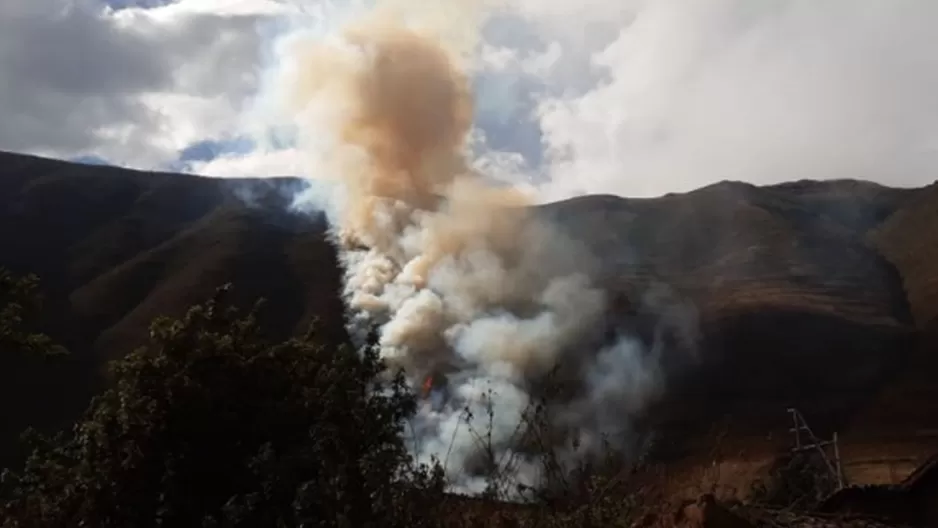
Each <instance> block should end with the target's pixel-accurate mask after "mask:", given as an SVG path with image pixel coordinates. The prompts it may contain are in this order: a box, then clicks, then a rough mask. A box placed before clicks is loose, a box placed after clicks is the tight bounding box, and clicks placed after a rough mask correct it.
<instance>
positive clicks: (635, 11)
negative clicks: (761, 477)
mask: <svg viewBox="0 0 938 528" xmlns="http://www.w3.org/2000/svg"><path fill="white" fill-rule="evenodd" d="M499 2H500V3H501V5H502V7H503V8H502V9H500V11H499V12H498V13H496V14H495V16H493V17H492V18H491V19H490V20H489V22H488V23H487V25H486V28H485V30H484V32H483V37H484V46H483V49H482V54H481V55H480V64H479V65H480V66H481V69H479V70H478V72H477V76H476V79H475V87H476V89H477V91H476V97H477V103H478V108H477V116H478V121H477V125H478V127H479V129H480V130H479V136H480V137H484V138H485V141H484V143H479V144H480V145H484V146H485V147H486V148H487V149H489V152H483V153H482V155H481V159H480V161H479V164H478V166H480V167H486V168H488V169H490V170H492V171H495V172H496V173H497V175H496V176H497V177H498V178H499V179H504V178H515V179H516V180H517V181H519V182H524V183H525V184H529V183H530V182H540V184H541V189H542V192H543V193H544V196H546V197H552V198H557V197H562V196H569V195H572V194H580V193H583V192H608V193H615V194H622V195H633V196H649V195H659V194H662V193H666V192H672V191H685V190H690V189H693V188H696V187H699V186H701V185H706V184H709V183H712V182H715V181H719V180H723V179H737V180H744V181H751V182H755V183H771V182H777V181H781V180H788V179H794V178H840V177H852V178H866V179H872V180H876V181H880V182H883V183H887V184H893V185H918V184H923V183H929V182H931V181H933V180H934V179H935V178H936V176H935V173H936V168H938V99H936V98H935V97H934V96H933V94H934V93H938V47H935V46H933V45H932V41H933V35H934V34H935V33H936V32H938V3H936V2H933V1H932V0H903V1H901V2H900V1H896V0H764V1H752V0H499ZM121 3H122V4H123V5H128V4H131V5H137V7H129V8H124V9H106V8H104V7H102V5H103V4H102V3H101V0H5V1H3V2H0V149H6V150H17V151H25V152H33V153H39V154H50V155H55V156H61V157H73V156H78V155H97V156H101V157H104V158H106V159H108V160H110V161H111V162H115V163H120V164H124V165H130V166H135V167H141V168H155V167H163V166H166V165H167V164H171V163H173V162H175V161H176V160H177V158H178V156H179V153H180V151H181V150H182V149H184V148H185V147H186V146H188V145H191V144H193V143H197V142H200V141H204V140H210V139H223V138H228V137H232V136H236V135H254V136H255V137H259V138H262V137H263V136H264V135H265V134H267V133H268V132H269V131H267V130H265V129H264V127H265V126H269V125H272V124H276V119H271V116H270V115H266V114H270V113H271V112H270V108H269V107H268V106H264V105H265V104H268V103H269V101H265V100H264V98H263V97H262V98H261V100H260V101H259V102H260V104H259V105H258V104H254V103H257V102H258V101H255V100H254V99H253V96H254V95H255V94H256V93H257V91H258V90H260V91H261V92H262V94H261V95H262V96H263V95H265V94H266V95H270V93H272V90H274V91H275V88H276V87H271V86H267V85H265V82H267V80H268V79H269V78H270V77H269V76H267V74H268V73H269V69H270V68H269V67H270V66H272V65H273V66H275V64H272V63H271V62H272V61H275V60H276V55H275V50H274V48H273V47H272V46H273V44H274V42H275V39H274V38H273V37H274V36H275V35H276V34H283V33H284V32H285V31H286V32H289V31H295V30H299V31H302V32H303V33H304V34H307V35H308V34H311V33H312V34H315V33H316V32H321V31H322V29H323V27H329V26H334V25H336V24H338V23H339V20H340V17H342V16H348V13H349V12H350V11H349V8H348V7H349V6H350V5H357V4H360V3H361V2H356V1H355V0H345V1H344V2H339V1H327V0H295V1H287V0H177V1H175V2H165V1H150V0H146V1H142V0H135V1H125V0H122V2H121ZM330 9H331V11H330ZM317 10H318V11H317ZM317 17H318V18H317ZM323 17H325V20H324V19H323ZM317 24H319V26H318V27H317ZM261 143H263V142H261ZM286 146H287V147H290V148H291V149H293V146H292V145H290V144H289V142H287V145H286ZM305 161H308V157H307V156H305V155H304V154H302V153H300V152H298V151H296V150H295V149H293V150H285V151H282V152H278V151H276V150H275V149H274V148H273V147H272V146H271V145H266V144H262V145H261V148H260V150H258V151H257V152H254V153H249V154H233V153H229V154H223V155H222V156H221V157H219V158H217V159H215V160H209V161H199V162H192V163H190V164H189V166H188V168H189V170H192V171H195V172H202V173H206V174H211V175H218V176H264V175H283V174H296V173H303V172H307V171H309V170H311V169H307V171H304V170H302V169H303V167H304V162H305Z"/></svg>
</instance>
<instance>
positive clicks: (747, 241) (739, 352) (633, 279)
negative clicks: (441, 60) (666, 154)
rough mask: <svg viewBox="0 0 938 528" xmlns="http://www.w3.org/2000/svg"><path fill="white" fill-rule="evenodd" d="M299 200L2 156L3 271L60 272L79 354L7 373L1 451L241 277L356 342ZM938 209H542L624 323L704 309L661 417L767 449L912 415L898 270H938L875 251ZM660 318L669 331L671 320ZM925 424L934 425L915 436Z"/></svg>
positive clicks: (274, 192) (54, 307) (723, 200)
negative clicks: (644, 303) (296, 205)
mask: <svg viewBox="0 0 938 528" xmlns="http://www.w3.org/2000/svg"><path fill="white" fill-rule="evenodd" d="M295 185H297V183H296V182H295V181H292V180H278V181H276V182H259V181H239V182H225V181H220V180H212V179H203V178H196V177H189V176H180V175H171V174H154V173H141V172H133V171H125V170H120V169H113V168H106V167H89V166H80V165H74V164H68V163H63V162H57V161H51V160H45V159H40V158H34V157H28V156H16V155H6V154H0V247H2V248H3V251H2V253H0V265H7V266H11V267H13V268H14V269H18V270H22V271H35V272H37V273H39V274H40V275H42V278H43V280H44V283H45V285H46V287H47V293H48V297H49V299H50V312H51V320H50V322H49V324H50V328H51V329H52V330H53V332H54V333H55V334H56V335H57V336H58V337H60V338H61V339H63V340H65V341H66V343H67V344H68V345H69V346H70V347H71V348H73V350H75V352H76V354H75V356H76V357H75V359H73V360H72V361H71V362H69V363H68V364H67V365H64V366H62V367H54V368H53V367H48V366H42V365H24V364H22V362H19V363H18V364H15V365H14V364H12V363H11V364H10V365H8V366H9V367H10V368H3V369H2V370H0V378H2V379H0V387H2V388H0V397H3V401H5V402H9V401H17V402H26V404H18V405H16V406H9V405H6V406H4V408H3V409H2V412H3V413H4V414H5V415H7V416H8V417H9V419H7V420H3V430H2V431H0V444H2V443H4V442H5V443H7V444H9V440H10V439H11V438H12V436H11V435H12V434H13V433H14V432H15V431H18V430H19V429H21V428H22V427H23V426H24V425H25V424H27V423H30V422H38V423H40V424H45V425H49V424H53V423H61V421H62V420H63V419H65V418H66V417H68V416H72V415H73V414H74V413H75V412H76V411H77V410H78V409H80V408H81V407H83V406H84V404H85V402H86V400H85V398H86V396H87V393H88V390H89V388H88V386H89V380H91V379H92V372H93V369H94V368H95V367H96V366H98V365H100V362H101V361H102V360H103V359H104V358H106V357H112V356H114V355H117V354H120V353H123V352H124V351H126V350H128V349H129V348H130V347H132V346H134V345H135V344H137V342H138V340H139V339H140V338H141V336H142V335H143V330H144V329H145V328H146V325H147V323H148V322H149V320H151V319H152V318H153V317H155V316H157V315H161V314H170V315H178V314H180V313H181V312H182V310H184V309H185V307H187V306H189V305H190V304H191V303H192V302H194V301H196V300H199V299H202V298H204V297H205V296H207V295H208V294H209V293H210V292H211V291H212V290H213V289H214V288H215V287H216V286H218V285H220V284H222V283H224V282H228V281H233V282H235V283H237V285H238V286H239V292H240V294H241V296H242V298H243V299H250V298H254V297H256V296H259V295H263V296H267V297H268V298H270V299H271V300H272V301H274V302H272V303H271V304H270V309H271V312H270V313H269V317H268V320H267V322H268V326H269V328H270V329H271V330H272V331H274V332H277V333H286V332H290V331H294V330H296V329H298V328H301V327H302V326H304V325H305V323H306V322H307V321H309V320H310V319H311V318H312V317H313V316H316V315H319V316H322V317H324V319H325V322H326V323H327V326H328V328H329V329H331V330H332V331H335V332H340V331H341V328H342V325H341V312H342V307H341V304H340V303H339V301H338V299H337V296H336V290H337V288H338V284H339V278H340V276H339V270H338V269H337V266H336V261H335V255H334V253H333V251H332V249H331V247H330V246H329V245H328V244H327V243H325V241H324V240H323V236H322V225H321V224H316V223H315V222H313V221H312V220H310V219H308V218H302V217H297V216H293V215H290V214H287V213H284V212H283V211H284V207H283V206H284V204H285V200H284V198H283V195H284V194H289V193H287V192H282V191H283V189H285V188H289V187H291V186H295ZM238 186H249V188H251V189H253V190H254V191H256V193H255V194H256V195H257V198H258V205H257V206H255V207H247V206H245V204H244V203H243V202H242V201H241V200H239V199H238V198H237V196H236V194H237V193H236V188H237V187H238ZM928 192H930V191H928ZM936 200H938V197H931V198H929V197H928V195H927V194H926V192H923V191H903V190H895V189H888V188H884V187H880V186H877V185H873V184H868V183H860V182H849V181H842V182H825V183H816V182H794V183H790V184H784V185H779V186H772V187H753V186H751V185H746V184H741V183H721V184H717V185H713V186H710V187H706V188H703V189H700V190H698V191H695V192H692V193H688V194H681V195H669V196H666V197H662V198H658V199H649V200H625V199H621V198H616V197H610V196H591V197H584V198H577V199H573V200H569V201H565V202H561V203H556V204H551V205H547V206H543V207H542V208H540V210H539V212H540V213H541V214H544V215H545V216H547V217H549V218H553V219H555V220H556V221H557V222H558V225H560V226H561V227H562V228H563V229H565V230H567V231H568V232H569V233H570V234H571V236H572V237H574V238H576V239H578V240H581V241H583V242H584V243H585V244H586V245H587V246H588V247H589V248H591V251H592V252H593V253H595V255H596V256H597V257H598V260H599V262H600V269H599V270H598V273H599V275H600V276H601V280H602V282H603V284H604V285H605V286H607V287H608V288H609V289H610V290H612V291H613V292H615V294H616V296H618V297H621V298H624V299H626V300H624V301H622V300H621V299H619V300H617V302H616V306H618V307H620V308H621V310H619V311H616V312H615V313H612V314H610V316H611V317H612V318H613V319H618V320H617V322H618V323H621V324H630V323H632V322H633V321H632V320H634V319H635V318H634V317H631V316H630V317H626V315H625V312H627V311H628V310H629V309H634V308H635V306H636V304H637V299H639V298H640V295H641V293H642V292H643V291H646V289H647V287H648V285H649V284H651V283H663V284H667V285H669V286H670V287H671V288H672V289H673V290H674V291H675V292H677V294H678V295H679V296H681V297H685V298H687V299H690V300H691V301H693V304H694V305H695V306H697V308H698V310H699V311H700V320H701V324H702V326H701V329H702V341H701V348H700V351H699V352H700V354H699V356H697V359H696V360H695V361H697V363H696V364H695V365H693V366H692V367H691V368H686V369H685V370H683V371H682V372H683V374H684V375H683V376H678V377H676V378H674V379H673V380H672V382H671V389H672V390H671V392H670V394H671V396H672V397H671V399H670V400H669V401H666V402H664V404H662V406H661V408H660V409H659V410H658V411H659V412H656V413H655V414H654V417H655V419H656V420H658V421H659V422H660V423H659V425H660V426H661V427H662V429H663V430H673V431H678V432H680V433H682V434H683V433H689V432H693V431H698V432H699V431H701V430H704V429H707V428H708V427H709V426H710V425H711V424H713V423H714V422H715V421H716V419H717V418H725V417H729V419H728V420H727V421H726V422H725V423H730V424H732V426H733V427H735V428H736V429H737V430H738V431H739V432H740V437H741V438H747V435H749V436H753V435H761V434H762V433H763V432H764V431H766V429H767V428H772V427H775V426H778V425H779V424H781V426H782V427H784V426H785V425H786V423H785V422H784V419H785V416H784V407H785V406H786V405H789V404H796V405H798V406H799V407H802V408H803V410H805V412H807V413H810V414H809V417H810V416H815V417H817V418H816V420H817V421H820V422H822V423H825V424H827V425H829V426H830V427H834V426H838V427H839V426H841V425H844V424H848V423H852V422H853V421H856V420H857V418H856V417H857V416H860V415H862V414H863V412H867V411H864V409H867V410H868V409H870V408H874V407H875V406H876V405H880V407H882V408H884V409H887V411H888V410H889V409H891V408H893V407H895V406H897V405H903V404H904V403H903V402H906V398H907V397H908V395H902V394H899V395H898V396H894V397H891V398H892V400H890V399H888V398H885V399H884V398H880V397H879V394H880V393H882V392H883V391H884V389H881V388H882V387H887V386H890V383H891V381H890V380H894V379H898V378H896V376H898V375H899V374H896V372H897V371H898V370H901V368H902V362H901V361H898V360H897V359H896V358H901V354H897V352H901V351H903V350H904V349H905V348H906V347H905V344H906V340H907V338H908V336H909V335H910V332H911V331H912V330H913V318H912V315H911V313H910V308H909V306H908V303H907V301H906V297H905V288H908V287H909V284H920V283H923V282H922V281H926V282H927V279H928V278H929V277H928V276H927V272H925V271H922V272H921V273H920V275H921V277H924V278H921V277H920V275H914V277H913V276H912V275H910V276H908V277H901V276H900V275H899V273H898V272H897V266H898V269H899V271H902V272H903V273H905V270H912V271H914V270H916V269H920V270H927V266H926V265H923V264H918V261H916V258H915V256H914V255H912V254H907V253H903V251H902V249H901V248H907V247H910V244H912V243H913V242H914V241H915V240H917V239H916V238H915V237H907V238H908V240H906V239H905V238H903V239H901V240H900V239H896V240H899V241H898V242H896V245H897V247H898V248H899V249H893V250H889V251H887V250H886V249H884V250H883V251H882V255H881V253H880V252H878V251H876V250H875V249H876V248H887V249H888V248H889V247H891V246H889V245H888V244H887V243H886V242H889V241H892V240H893V238H892V237H893V235H891V234H890V232H889V231H888V230H887V229H888V228H889V226H891V225H893V222H895V221H896V219H901V218H903V217H904V216H903V215H909V214H912V213H908V212H907V211H908V210H909V209H907V208H910V207H912V208H924V209H925V211H924V212H919V213H917V214H919V215H926V216H927V212H928V211H927V203H929V202H930V203H938V202H936ZM887 219H888V220H887ZM884 220H886V221H885V223H884ZM936 225H938V224H936ZM877 226H881V228H880V230H879V231H877V232H876V233H877V234H876V235H875V236H874V237H873V238H872V239H870V238H868V234H869V233H870V232H871V230H872V229H874V228H876V227H877ZM936 232H938V231H936ZM868 240H876V241H877V242H876V245H875V246H874V245H873V244H872V243H870V242H868ZM883 240H886V242H883ZM883 255H885V256H886V257H887V258H884V257H883ZM890 255H892V256H890ZM896 255H905V256H904V257H903V258H904V259H905V260H903V258H899V257H897V256H896ZM893 264H895V266H894V265H893ZM916 266H919V267H918V268H916ZM916 277H919V278H916ZM903 278H904V279H905V283H903ZM912 280H914V281H919V282H914V283H913V282H910V281H912ZM916 295H917V294H916ZM912 298H913V299H915V301H914V302H913V306H912V311H911V312H912V313H915V314H916V315H917V316H918V314H919V313H925V312H927V310H928V309H929V308H927V307H925V308H923V307H921V306H920V305H919V304H921V303H925V305H927V304H928V303H929V302H932V301H929V299H930V298H929V297H927V296H925V297H922V298H921V300H917V299H919V298H918V297H915V296H913V297H912ZM916 303H919V304H916ZM923 306H924V305H923ZM923 310H924V311H925V312H922V311H923ZM641 320H642V321H643V322H642V324H641V325H645V326H653V325H654V318H653V317H650V318H646V319H641ZM641 325H640V326H641ZM645 330H648V328H645ZM672 359H675V358H672ZM677 359H680V358H677ZM684 359H685V361H683V362H679V361H675V362H673V364H678V363H687V361H686V359H687V358H684ZM7 361H10V360H7ZM0 366H2V365H0ZM27 368H28V369H29V371H28V372H27V370H26V369H27ZM932 385H934V384H932ZM930 386H931V385H927V387H930ZM877 398H879V399H877ZM871 399H872V400H876V401H873V403H870V401H871ZM882 401H885V402H886V403H885V404H883V403H877V402H882ZM886 414H887V415H890V416H894V415H895V414H896V413H890V412H886ZM871 416H872V415H871ZM915 420H918V422H916V421H915ZM922 420H925V419H923V418H922V417H921V413H919V414H917V415H916V417H913V418H908V419H907V420H906V421H905V422H903V423H905V425H903V427H905V426H916V427H917V426H919V425H921V422H922ZM925 421H927V420H925ZM900 422H902V420H900ZM720 423H724V422H720ZM909 424H911V425H909ZM900 425H901V424H900ZM685 436H686V437H687V438H690V437H691V436H687V435H685ZM743 443H745V441H744V442H743ZM750 444H751V442H750ZM3 447H4V445H0V449H2V448H3Z"/></svg>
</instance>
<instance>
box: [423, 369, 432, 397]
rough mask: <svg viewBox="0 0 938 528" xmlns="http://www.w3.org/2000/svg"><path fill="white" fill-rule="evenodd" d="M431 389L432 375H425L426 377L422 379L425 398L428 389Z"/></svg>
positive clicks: (428, 392) (428, 391)
mask: <svg viewBox="0 0 938 528" xmlns="http://www.w3.org/2000/svg"><path fill="white" fill-rule="evenodd" d="M431 389H433V376H432V375H429V376H427V379H425V380H423V397H424V398H426V397H427V395H429V394H430V390H431Z"/></svg>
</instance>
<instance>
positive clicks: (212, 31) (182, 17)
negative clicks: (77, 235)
mask: <svg viewBox="0 0 938 528" xmlns="http://www.w3.org/2000/svg"><path fill="white" fill-rule="evenodd" d="M283 11H284V8H283V6H282V5H281V4H280V3H279V2H274V1H266V0H244V1H240V2H220V1H215V2H210V1H206V0H180V1H177V2H175V3H171V4H166V5H160V6H157V7H152V8H146V7H130V8H126V9H119V10H113V9H109V8H106V7H105V6H104V5H103V4H102V3H100V2H97V1H92V0H73V1H69V0H5V1H4V2H2V3H0V148H2V149H5V150H13V151H22V152H31V153H38V154H47V155H53V156H60V157H73V156H78V155H83V154H94V155H98V156H101V157H104V158H106V159H108V160H109V161H111V162H114V163H119V164H123V165H129V166H133V167H141V168H153V167H159V166H163V165H165V164H167V163H169V162H171V161H172V160H174V159H175V158H176V156H178V153H179V151H180V150H181V149H182V148H184V147H185V146H186V145H187V144H189V143H190V142H193V141H198V140H203V139H210V138H216V137H222V136H224V135H225V134H227V133H228V132H230V131H231V130H232V125H233V123H235V122H236V121H237V117H238V115H240V113H241V111H242V105H243V104H244V101H245V100H246V99H247V98H248V97H249V96H250V95H251V94H252V93H253V92H254V90H255V86H256V83H257V72H258V70H259V63H260V58H261V51H262V46H261V44H262V33H261V29H263V27H262V26H261V24H262V23H264V22H266V21H269V20H272V19H273V17H275V16H277V15H278V14H280V13H282V12H283Z"/></svg>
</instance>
